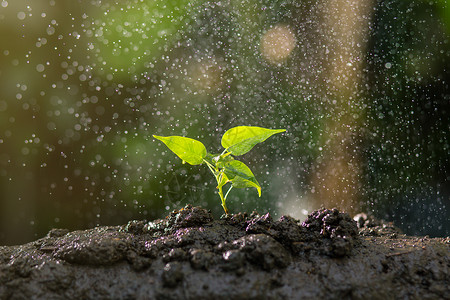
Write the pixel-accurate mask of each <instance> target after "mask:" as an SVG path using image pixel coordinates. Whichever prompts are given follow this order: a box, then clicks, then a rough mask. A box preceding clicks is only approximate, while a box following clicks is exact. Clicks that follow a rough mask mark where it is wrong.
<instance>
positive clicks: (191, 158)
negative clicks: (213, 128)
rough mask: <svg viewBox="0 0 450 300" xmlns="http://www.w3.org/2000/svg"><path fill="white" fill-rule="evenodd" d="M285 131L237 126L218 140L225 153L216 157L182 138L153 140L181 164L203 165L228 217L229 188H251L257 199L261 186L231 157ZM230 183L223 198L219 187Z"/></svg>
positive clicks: (245, 151) (195, 143)
mask: <svg viewBox="0 0 450 300" xmlns="http://www.w3.org/2000/svg"><path fill="white" fill-rule="evenodd" d="M284 131H286V130H285V129H267V128H262V127H256V126H237V127H234V128H231V129H229V130H227V131H226V132H225V133H224V135H223V136H222V142H221V144H222V147H223V148H225V150H223V151H222V153H220V154H210V153H208V152H207V151H206V147H205V146H204V145H203V144H202V143H201V142H199V141H197V140H194V139H191V138H187V137H182V136H157V135H153V137H154V138H155V139H158V140H160V141H161V142H163V143H164V144H165V145H166V146H167V147H168V148H169V149H170V150H172V152H173V153H175V154H176V155H177V156H178V157H179V158H181V160H182V162H183V163H186V162H187V163H189V164H191V165H201V164H203V163H205V164H206V165H207V166H208V168H209V169H210V170H211V172H212V173H213V175H214V177H215V178H216V181H217V189H218V193H219V196H220V200H221V201H222V207H223V209H224V210H225V213H226V214H227V215H228V209H227V205H226V200H227V196H228V194H229V193H230V191H231V189H232V188H247V187H254V188H256V190H257V191H258V196H259V197H261V186H260V185H259V183H258V181H257V180H256V178H255V176H254V175H253V173H252V171H251V170H250V169H249V168H248V167H247V166H246V165H245V164H244V163H243V162H241V161H239V160H236V159H234V157H233V156H239V155H243V154H245V153H247V152H249V151H250V150H252V148H253V147H254V146H255V145H256V144H258V143H262V142H264V141H265V140H267V139H268V138H269V137H271V136H272V135H274V134H277V133H280V132H284ZM228 182H231V186H230V188H229V189H228V191H227V192H226V194H225V196H224V194H223V187H224V186H225V185H226V184H227V183H228Z"/></svg>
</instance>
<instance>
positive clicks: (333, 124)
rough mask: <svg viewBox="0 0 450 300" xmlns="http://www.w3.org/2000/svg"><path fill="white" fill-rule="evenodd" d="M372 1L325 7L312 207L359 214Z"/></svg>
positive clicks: (331, 1) (333, 1)
mask: <svg viewBox="0 0 450 300" xmlns="http://www.w3.org/2000/svg"><path fill="white" fill-rule="evenodd" d="M373 5H374V3H373V1H366V0H328V1H325V2H324V6H323V7H324V10H323V26H324V29H325V30H324V32H325V33H326V36H324V39H325V45H326V46H327V53H328V55H327V56H326V58H325V60H324V70H325V71H324V93H325V95H324V99H323V101H324V105H325V107H324V115H325V116H326V117H327V120H326V121H325V123H324V127H323V128H322V133H323V134H322V139H321V140H320V141H319V145H320V146H321V147H322V155H321V156H320V157H319V158H318V160H317V162H316V169H315V170H313V172H312V179H311V180H312V181H311V182H312V187H313V189H312V195H311V196H312V198H313V199H314V202H315V203H316V206H321V205H323V206H325V207H339V208H341V209H344V210H346V211H348V212H350V213H355V212H357V211H358V210H359V202H360V198H361V189H360V184H361V172H362V169H361V167H362V161H361V153H360V149H358V145H359V144H360V136H361V132H360V131H361V126H363V124H364V118H365V111H364V106H365V103H364V101H363V97H364V96H363V95H362V93H361V88H360V87H361V84H362V82H363V78H364V75H363V68H364V57H365V51H366V44H367V40H368V33H369V24H370V19H371V15H372V12H373Z"/></svg>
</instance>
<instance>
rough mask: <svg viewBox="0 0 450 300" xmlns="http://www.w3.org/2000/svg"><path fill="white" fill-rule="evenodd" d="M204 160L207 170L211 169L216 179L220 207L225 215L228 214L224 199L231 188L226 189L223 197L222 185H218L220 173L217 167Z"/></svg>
mask: <svg viewBox="0 0 450 300" xmlns="http://www.w3.org/2000/svg"><path fill="white" fill-rule="evenodd" d="M203 161H204V162H206V165H207V166H208V168H209V170H210V171H211V173H213V175H214V177H215V178H216V181H217V188H218V189H219V197H220V200H221V201H222V207H223V210H224V211H225V213H226V214H227V215H229V212H228V209H227V205H226V204H225V201H226V199H227V196H228V193H229V192H230V190H231V188H230V190H228V192H227V194H226V195H225V197H224V196H223V190H222V187H221V186H220V187H219V185H220V179H221V178H220V177H221V175H222V174H221V173H219V169H218V168H217V167H214V166H212V165H211V164H210V163H209V162H208V161H206V160H205V159H204V160H203Z"/></svg>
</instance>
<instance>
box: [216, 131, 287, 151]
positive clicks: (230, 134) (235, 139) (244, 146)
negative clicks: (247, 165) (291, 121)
mask: <svg viewBox="0 0 450 300" xmlns="http://www.w3.org/2000/svg"><path fill="white" fill-rule="evenodd" d="M284 131H286V129H267V128H262V127H256V126H237V127H234V128H231V129H229V130H227V131H226V132H225V134H224V135H223V137H222V147H224V148H225V149H228V151H229V152H231V153H232V154H233V155H242V154H245V153H247V152H248V151H250V150H252V148H253V147H254V146H255V145H256V144H258V143H262V142H264V141H265V140H267V139H268V138H269V137H271V136H272V135H274V134H277V133H280V132H284Z"/></svg>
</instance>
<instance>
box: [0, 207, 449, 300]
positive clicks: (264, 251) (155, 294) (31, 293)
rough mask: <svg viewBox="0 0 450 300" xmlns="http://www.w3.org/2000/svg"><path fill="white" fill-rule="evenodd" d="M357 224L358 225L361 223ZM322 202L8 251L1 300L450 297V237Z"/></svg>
mask: <svg viewBox="0 0 450 300" xmlns="http://www.w3.org/2000/svg"><path fill="white" fill-rule="evenodd" d="M355 220H356V221H355ZM355 220H353V219H352V218H350V216H349V215H347V214H345V213H341V212H339V211H338V210H337V209H333V210H329V209H322V210H319V211H315V212H313V213H312V214H310V215H309V216H308V218H307V219H306V220H305V221H304V222H299V221H298V220H295V219H293V218H291V217H289V216H283V217H281V218H280V219H279V220H273V219H272V217H271V216H270V215H269V214H265V215H258V214H257V213H253V214H250V215H248V214H235V215H230V216H224V217H222V218H221V219H219V220H214V219H213V217H212V215H211V213H210V212H209V211H207V210H205V209H202V208H199V207H192V206H186V207H185V208H183V209H181V210H179V211H174V212H172V213H170V215H169V216H167V217H166V218H165V219H163V220H156V221H153V222H147V221H130V222H129V223H128V224H126V225H123V226H105V227H97V228H93V229H89V230H84V231H73V232H69V231H68V230H64V229H53V230H51V231H50V232H49V233H48V234H47V236H46V237H44V238H42V239H39V240H37V241H34V242H31V243H28V244H25V245H20V246H11V247H10V246H8V247H6V246H4V247H0V299H196V300H200V299H302V298H306V299H450V238H448V237H447V238H428V237H412V236H406V235H403V234H402V233H401V232H400V231H399V230H398V229H397V228H395V227H394V226H393V225H392V224H389V223H385V222H382V221H378V220H375V219H373V218H370V217H368V216H366V215H364V214H360V215H358V216H356V217H355Z"/></svg>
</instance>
